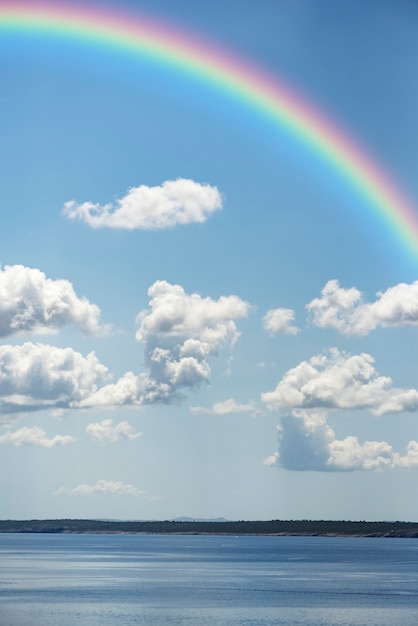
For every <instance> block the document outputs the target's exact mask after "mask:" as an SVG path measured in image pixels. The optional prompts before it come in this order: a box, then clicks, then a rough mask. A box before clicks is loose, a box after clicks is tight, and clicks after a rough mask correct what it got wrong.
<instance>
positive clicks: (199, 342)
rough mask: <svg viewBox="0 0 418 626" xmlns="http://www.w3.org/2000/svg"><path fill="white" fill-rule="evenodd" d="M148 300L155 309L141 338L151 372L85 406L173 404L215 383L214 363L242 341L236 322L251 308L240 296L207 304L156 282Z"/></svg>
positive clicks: (141, 321)
mask: <svg viewBox="0 0 418 626" xmlns="http://www.w3.org/2000/svg"><path fill="white" fill-rule="evenodd" d="M148 295H149V297H150V298H151V300H150V308H149V309H147V310H144V311H142V312H141V313H140V314H139V315H138V318H137V324H138V330H137V333H136V339H137V340H138V341H140V342H142V343H143V344H144V347H145V356H146V363H147V368H148V371H147V372H146V373H143V374H140V375H139V376H135V375H134V374H133V373H132V372H127V373H126V374H124V376H122V378H120V379H119V380H118V381H117V382H116V383H114V384H110V385H106V386H104V387H102V388H101V389H99V390H98V391H97V392H96V393H95V394H93V395H92V396H91V398H89V399H88V400H85V401H84V402H83V403H82V404H83V405H84V406H104V405H115V404H116V405H123V404H155V403H169V402H171V401H173V400H175V399H179V398H181V397H182V392H183V391H184V390H186V389H189V390H190V389H193V388H195V387H197V386H198V385H200V384H202V383H204V382H206V383H207V382H209V380H210V374H211V369H210V365H209V362H208V359H209V358H210V357H213V356H216V355H217V354H218V353H219V351H220V350H221V349H222V348H223V347H224V346H232V345H234V343H235V342H236V340H237V339H238V337H239V332H238V329H237V327H236V324H235V320H236V319H239V318H242V317H245V316H246V315H247V313H248V311H249V308H250V306H249V304H248V303H247V302H245V301H244V300H241V298H238V297H237V296H221V297H220V298H219V299H218V300H214V299H212V298H210V297H206V298H203V297H202V296H201V295H199V294H197V293H193V294H187V293H186V292H185V290H184V289H183V287H181V286H180V285H172V284H170V283H168V282H166V281H157V282H155V283H154V284H153V285H152V286H151V287H150V289H149V290H148Z"/></svg>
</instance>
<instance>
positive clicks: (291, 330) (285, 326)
mask: <svg viewBox="0 0 418 626" xmlns="http://www.w3.org/2000/svg"><path fill="white" fill-rule="evenodd" d="M294 319H295V312H294V311H293V310H292V309H270V311H267V313H266V314H265V316H264V317H263V328H264V330H266V331H267V332H268V333H269V334H270V335H276V334H277V333H281V334H283V335H297V334H298V333H299V332H300V328H298V327H297V326H293V325H292V322H293V321H294Z"/></svg>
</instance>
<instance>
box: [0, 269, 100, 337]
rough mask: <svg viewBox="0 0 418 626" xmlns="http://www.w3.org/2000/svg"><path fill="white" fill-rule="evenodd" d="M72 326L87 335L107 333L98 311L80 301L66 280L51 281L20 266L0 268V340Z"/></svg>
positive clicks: (37, 272)
mask: <svg viewBox="0 0 418 626" xmlns="http://www.w3.org/2000/svg"><path fill="white" fill-rule="evenodd" d="M66 324H72V325H74V326H77V327H78V328H80V329H81V330H82V331H83V332H85V333H88V334H93V333H98V332H103V331H107V330H108V328H107V327H102V326H101V325H100V309H99V307H98V306H97V305H95V304H91V302H89V301H88V300H87V299H86V298H80V297H78V296H77V294H76V293H75V291H74V288H73V286H72V284H71V283H70V282H69V281H68V280H62V279H61V280H52V279H50V278H47V277H46V276H45V274H44V273H43V272H41V271H40V270H38V269H33V268H29V267H24V266H23V265H6V267H5V268H4V269H1V268H0V337H6V336H9V335H13V334H17V333H50V332H55V331H57V330H58V329H59V328H61V327H62V326H64V325H66Z"/></svg>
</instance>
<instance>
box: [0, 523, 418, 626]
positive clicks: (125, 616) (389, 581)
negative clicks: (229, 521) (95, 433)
mask: <svg viewBox="0 0 418 626" xmlns="http://www.w3.org/2000/svg"><path fill="white" fill-rule="evenodd" d="M417 583H418V540H415V539H377V538H376V539H360V538H357V539H355V538H320V537H307V538H301V537H225V536H222V537H219V536H216V537H215V536H170V535H20V534H19V535H0V624H1V626H57V625H58V624H59V625H60V626H74V624H77V625H80V624H81V625H84V624H85V625H86V626H87V625H88V626H96V625H97V626H99V624H100V626H107V625H111V624H112V625H113V624H117V625H124V624H139V625H144V626H145V625H146V626H165V625H166V624H167V625H174V624H180V625H182V624H189V625H193V626H206V625H207V626H209V624H210V625H211V626H218V625H219V626H220V625H222V626H225V625H232V626H251V625H254V626H273V625H277V624H283V625H284V626H290V625H292V626H307V625H309V626H325V625H327V626H328V625H331V624H332V625H335V626H363V625H364V626H366V625H367V626H399V625H401V624H402V626H416V624H417V614H418V584H417Z"/></svg>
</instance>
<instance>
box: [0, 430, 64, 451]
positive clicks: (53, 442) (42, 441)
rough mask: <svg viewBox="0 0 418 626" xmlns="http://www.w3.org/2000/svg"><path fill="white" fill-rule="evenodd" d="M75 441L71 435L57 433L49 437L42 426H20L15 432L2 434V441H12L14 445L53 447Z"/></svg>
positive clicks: (0, 436) (0, 441) (0, 439)
mask: <svg viewBox="0 0 418 626" xmlns="http://www.w3.org/2000/svg"><path fill="white" fill-rule="evenodd" d="M74 441H75V438H74V437H71V436H70V435H55V437H52V438H51V439H48V437H47V436H46V433H45V431H44V430H42V428H39V427H37V426H33V427H32V428H28V427H27V426H25V427H24V428H20V429H19V430H16V431H14V432H11V431H9V432H7V433H5V434H4V435H0V443H10V444H12V445H14V446H41V447H43V448H53V447H54V446H65V445H67V444H69V443H73V442H74Z"/></svg>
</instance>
